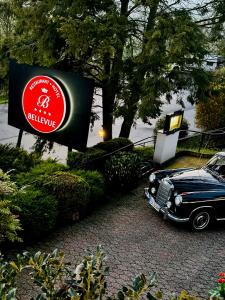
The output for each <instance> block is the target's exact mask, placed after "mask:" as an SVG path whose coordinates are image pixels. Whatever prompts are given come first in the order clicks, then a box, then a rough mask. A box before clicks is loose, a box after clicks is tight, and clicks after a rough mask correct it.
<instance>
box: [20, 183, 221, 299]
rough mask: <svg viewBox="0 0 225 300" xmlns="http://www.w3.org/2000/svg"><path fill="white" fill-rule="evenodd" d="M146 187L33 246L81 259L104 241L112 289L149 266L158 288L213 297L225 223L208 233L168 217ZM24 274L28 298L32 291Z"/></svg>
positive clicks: (144, 270)
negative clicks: (150, 204) (156, 208)
mask: <svg viewBox="0 0 225 300" xmlns="http://www.w3.org/2000/svg"><path fill="white" fill-rule="evenodd" d="M143 187H144V186H140V187H139V188H138V189H136V190H135V191H133V192H132V193H130V194H129V195H127V196H125V197H121V198H118V199H117V200H116V201H114V202H111V203H108V204H105V205H103V206H102V207H101V208H100V209H99V210H98V211H95V212H94V213H93V214H92V215H91V216H89V217H88V218H86V219H85V220H83V221H82V222H80V223H78V224H75V225H73V226H69V227H65V228H62V229H59V230H58V231H57V232H55V233H54V234H53V236H51V237H50V238H48V240H46V241H42V242H41V243H39V244H36V245H35V246H33V247H32V248H31V249H29V250H32V251H37V250H39V249H41V250H43V251H51V250H53V249H54V248H58V249H61V250H63V251H64V252H65V254H66V257H67V258H69V259H71V260H72V261H74V258H75V260H78V259H79V257H80V256H82V254H83V253H84V250H85V249H87V248H89V249H91V250H95V248H96V246H97V245H98V244H101V245H102V246H103V248H104V251H105V252H106V254H107V256H108V265H109V267H110V274H109V275H110V276H109V278H108V284H109V289H110V292H114V291H115V290H116V289H118V288H119V287H121V285H122V284H123V283H129V282H130V281H131V279H132V278H133V277H134V276H135V275H137V274H139V273H141V272H143V273H145V274H148V273H149V272H152V271H155V272H156V273H157V274H158V288H160V289H162V291H163V292H164V293H166V294H167V295H168V294H169V293H171V292H172V291H175V292H179V291H181V290H182V289H186V290H188V291H189V292H190V293H193V294H195V295H198V296H200V297H202V298H205V299H206V298H207V291H208V290H209V289H211V288H212V287H213V285H214V282H215V281H216V279H217V274H218V272H219V271H225V225H224V224H223V225H220V226H217V227H216V228H212V229H210V230H209V231H206V232H203V233H194V232H190V231H189V230H188V229H187V228H185V227H180V226H177V225H174V224H171V223H170V222H168V221H164V220H163V219H162V218H161V217H160V216H159V215H158V214H157V213H156V212H155V211H154V210H153V209H151V208H149V207H148V206H147V204H146V201H145V199H144V196H143ZM24 279H25V278H22V279H21V285H20V287H21V290H23V292H22V295H23V296H22V299H23V300H25V299H29V298H27V296H28V295H30V294H32V292H31V290H30V289H29V286H28V284H24V282H25V280H24Z"/></svg>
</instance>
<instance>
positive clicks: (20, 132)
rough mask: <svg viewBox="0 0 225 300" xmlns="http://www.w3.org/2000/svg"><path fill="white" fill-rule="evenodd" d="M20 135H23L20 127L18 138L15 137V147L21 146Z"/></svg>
mask: <svg viewBox="0 0 225 300" xmlns="http://www.w3.org/2000/svg"><path fill="white" fill-rule="evenodd" d="M22 137H23V129H20V131H19V135H18V139H17V143H16V147H17V148H20V147H21V141H22Z"/></svg>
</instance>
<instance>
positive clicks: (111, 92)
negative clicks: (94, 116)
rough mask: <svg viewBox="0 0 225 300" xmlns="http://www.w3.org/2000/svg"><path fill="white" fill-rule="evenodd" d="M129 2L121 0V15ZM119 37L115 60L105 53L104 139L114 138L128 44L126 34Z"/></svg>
mask: <svg viewBox="0 0 225 300" xmlns="http://www.w3.org/2000/svg"><path fill="white" fill-rule="evenodd" d="M128 4H129V0H121V9H120V16H121V17H124V16H126V14H127V11H128ZM126 18H127V16H126ZM118 38H119V40H120V43H118V46H117V49H116V51H115V57H114V59H113V62H112V59H111V57H110V54H109V53H106V54H105V57H104V60H103V65H104V73H105V75H106V76H107V77H108V78H107V79H106V80H105V82H104V83H103V87H102V104H103V130H104V138H103V139H104V141H108V140H110V139H112V123H113V109H114V103H115V97H116V94H117V92H118V86H119V80H120V73H119V72H120V71H118V70H119V69H120V67H121V64H122V57H123V49H124V46H125V44H126V36H125V35H123V34H121V33H119V34H118Z"/></svg>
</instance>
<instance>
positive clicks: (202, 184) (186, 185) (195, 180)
mask: <svg viewBox="0 0 225 300" xmlns="http://www.w3.org/2000/svg"><path fill="white" fill-rule="evenodd" d="M169 179H170V181H171V182H172V184H173V185H174V190H175V191H177V192H180V193H183V192H195V191H212V190H225V182H224V181H223V180H221V179H220V178H219V177H218V176H215V175H213V174H211V173H210V172H209V171H207V170H206V169H197V170H191V171H184V172H181V173H177V174H174V175H171V176H169Z"/></svg>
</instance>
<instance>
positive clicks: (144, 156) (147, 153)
mask: <svg viewBox="0 0 225 300" xmlns="http://www.w3.org/2000/svg"><path fill="white" fill-rule="evenodd" d="M134 153H136V154H137V155H138V157H139V158H140V160H141V161H147V160H151V159H152V158H153V154H154V147H153V146H146V147H135V148H134Z"/></svg>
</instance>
